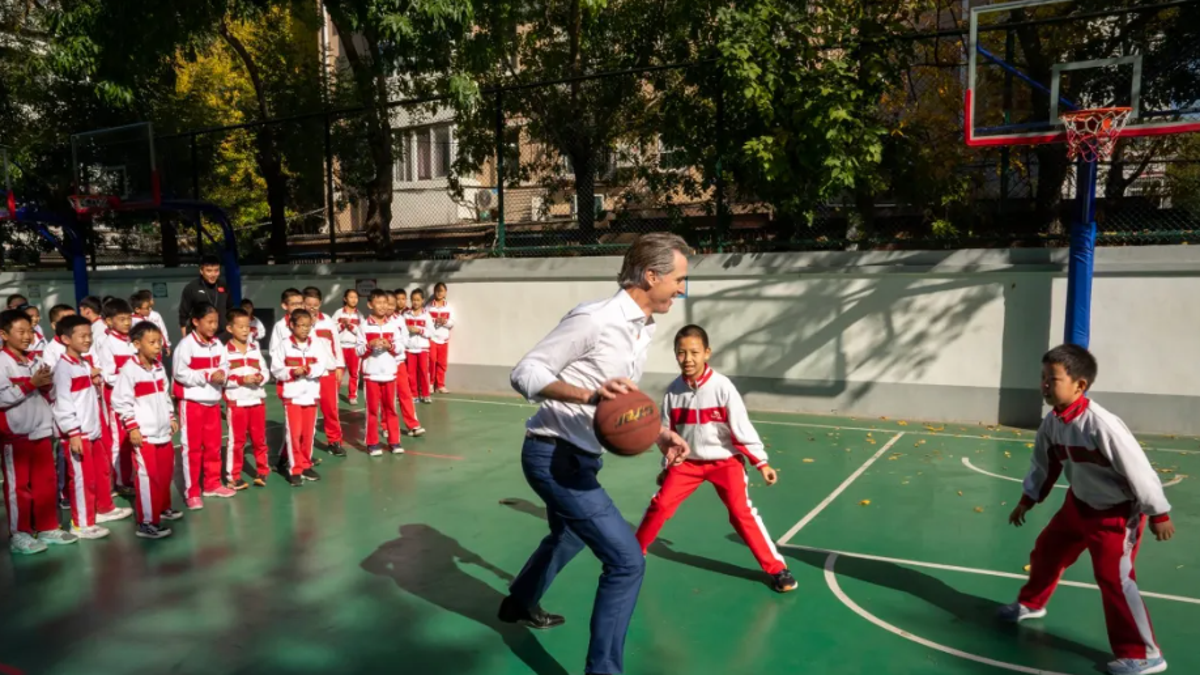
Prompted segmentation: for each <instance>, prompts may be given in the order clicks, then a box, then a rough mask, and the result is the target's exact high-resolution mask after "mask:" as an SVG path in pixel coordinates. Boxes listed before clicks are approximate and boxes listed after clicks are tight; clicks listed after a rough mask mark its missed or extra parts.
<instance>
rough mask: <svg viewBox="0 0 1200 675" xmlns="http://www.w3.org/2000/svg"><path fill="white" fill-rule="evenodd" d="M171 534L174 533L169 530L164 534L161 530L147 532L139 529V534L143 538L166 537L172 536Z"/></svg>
mask: <svg viewBox="0 0 1200 675" xmlns="http://www.w3.org/2000/svg"><path fill="white" fill-rule="evenodd" d="M171 534H172V533H171V532H170V531H169V530H168V531H167V532H166V534H163V533H162V532H161V531H160V532H159V533H158V534H146V533H144V532H142V531H141V530H138V531H137V536H139V537H141V538H142V539H166V538H167V537H169V536H171Z"/></svg>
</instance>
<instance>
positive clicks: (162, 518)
mask: <svg viewBox="0 0 1200 675" xmlns="http://www.w3.org/2000/svg"><path fill="white" fill-rule="evenodd" d="M158 518H159V520H165V521H167V522H170V523H173V522H175V521H177V520H183V514H182V513H181V514H179V515H177V516H164V515H162V514H161V513H160V514H159V515H158Z"/></svg>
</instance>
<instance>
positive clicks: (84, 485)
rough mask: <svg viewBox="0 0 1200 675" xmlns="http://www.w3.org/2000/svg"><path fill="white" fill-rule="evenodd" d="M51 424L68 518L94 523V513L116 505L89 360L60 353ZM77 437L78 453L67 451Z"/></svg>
mask: <svg viewBox="0 0 1200 675" xmlns="http://www.w3.org/2000/svg"><path fill="white" fill-rule="evenodd" d="M52 409H53V413H54V423H55V424H56V425H58V431H59V433H60V434H61V435H62V444H63V452H65V453H66V460H67V485H66V488H65V492H66V494H67V499H68V500H70V502H71V520H72V521H74V523H75V526H76V527H79V528H85V527H91V526H93V525H95V524H96V515H97V514H99V513H108V512H110V511H112V510H113V509H114V508H115V505H114V504H113V502H112V493H111V492H110V489H111V488H110V485H111V481H112V465H111V464H110V463H109V461H108V459H109V456H108V455H100V451H101V450H103V449H104V448H103V447H102V446H100V445H99V444H98V443H97V441H99V440H100V429H101V421H100V411H101V408H100V394H99V393H98V392H97V387H96V384H95V383H94V382H92V359H91V357H90V356H87V355H84V356H83V358H80V359H76V358H75V357H73V356H71V355H70V354H63V355H62V357H61V358H59V359H58V363H57V364H56V365H55V366H54V404H53V406H52ZM73 438H78V439H79V442H80V445H81V446H82V449H81V452H80V454H81V456H80V457H76V456H75V455H74V454H73V453H71V450H70V441H71V439H73Z"/></svg>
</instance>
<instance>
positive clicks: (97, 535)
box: [71, 525, 111, 539]
mask: <svg viewBox="0 0 1200 675" xmlns="http://www.w3.org/2000/svg"><path fill="white" fill-rule="evenodd" d="M71 534H73V535H75V536H76V537H79V538H80V539H103V538H105V537H107V536H108V535H109V534H111V532H109V530H108V528H106V527H100V526H99V525H92V526H91V527H72V528H71Z"/></svg>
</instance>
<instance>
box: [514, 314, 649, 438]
mask: <svg viewBox="0 0 1200 675" xmlns="http://www.w3.org/2000/svg"><path fill="white" fill-rule="evenodd" d="M655 327H656V326H655V324H654V321H653V320H651V319H649V318H648V317H647V316H646V313H645V312H644V311H643V310H642V308H641V307H639V306H638V304H637V302H635V301H634V300H633V298H631V297H629V294H628V293H626V292H625V291H624V290H622V291H619V292H618V293H617V294H616V295H614V296H612V297H611V298H608V299H606V300H598V301H595V302H588V303H584V304H582V305H579V306H578V307H576V308H575V309H573V310H571V311H570V312H569V313H568V314H567V315H566V316H565V317H563V319H562V321H560V322H559V324H558V326H557V327H556V328H555V329H554V330H553V331H551V332H550V334H549V335H547V336H546V337H544V338H542V341H541V342H539V343H537V345H536V346H534V348H533V349H532V350H530V352H529V353H528V354H526V355H525V356H524V358H522V359H521V360H520V362H518V363H517V365H516V367H515V368H513V371H512V374H511V376H510V378H509V379H510V381H511V383H512V386H513V388H514V389H516V390H517V391H518V392H520V393H521V394H522V395H523V396H524V397H525V398H526V399H528V400H530V401H533V402H535V403H541V407H540V408H539V409H538V411H537V412H536V413H535V414H534V415H533V417H531V418H529V421H528V422H526V424H525V428H526V430H527V432H528V433H530V434H532V435H535V436H552V437H555V438H560V439H562V440H564V441H567V442H568V443H571V444H572V445H574V446H576V447H578V448H579V449H580V450H584V451H586V452H590V453H593V454H597V455H599V454H603V452H604V450H603V449H602V448H601V447H600V442H599V441H598V440H597V439H596V432H595V431H594V430H593V428H592V418H593V416H594V415H595V414H596V408H595V406H591V405H584V404H579V403H564V402H562V401H553V400H549V399H543V398H542V397H540V396H539V395H538V394H539V393H540V392H541V391H542V390H543V389H545V388H546V387H547V386H549V385H550V384H552V383H554V382H555V381H556V380H562V381H563V382H566V383H567V384H572V385H575V386H576V387H580V388H582V389H587V390H592V391H594V390H596V389H599V388H600V385H602V384H604V383H605V382H607V381H608V380H611V379H613V378H617V377H627V378H629V379H630V380H632V381H634V382H637V381H638V380H639V379H641V377H642V370H643V368H644V367H645V365H646V357H647V355H648V352H649V348H650V340H651V338H652V337H653V336H654V329H655Z"/></svg>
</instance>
